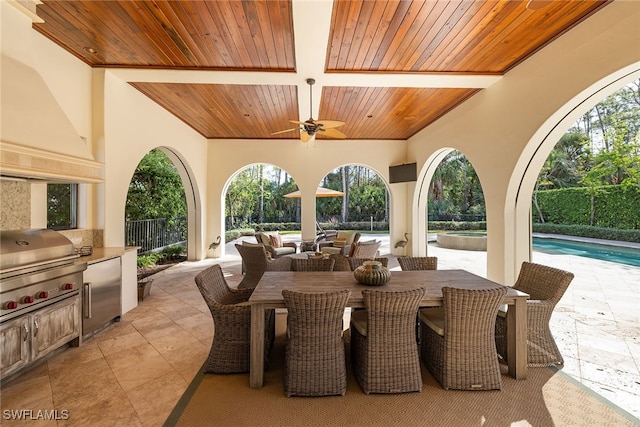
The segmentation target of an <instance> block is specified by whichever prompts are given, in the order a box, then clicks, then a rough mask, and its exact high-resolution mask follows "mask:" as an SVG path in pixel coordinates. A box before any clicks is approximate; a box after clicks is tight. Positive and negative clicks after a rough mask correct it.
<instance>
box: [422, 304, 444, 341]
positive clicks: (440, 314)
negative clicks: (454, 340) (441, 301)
mask: <svg viewBox="0 0 640 427" xmlns="http://www.w3.org/2000/svg"><path fill="white" fill-rule="evenodd" d="M420 320H421V321H422V322H424V324H425V325H427V326H428V327H430V328H431V329H433V330H434V331H435V333H436V334H438V335H440V336H444V308H442V307H434V308H423V309H420Z"/></svg>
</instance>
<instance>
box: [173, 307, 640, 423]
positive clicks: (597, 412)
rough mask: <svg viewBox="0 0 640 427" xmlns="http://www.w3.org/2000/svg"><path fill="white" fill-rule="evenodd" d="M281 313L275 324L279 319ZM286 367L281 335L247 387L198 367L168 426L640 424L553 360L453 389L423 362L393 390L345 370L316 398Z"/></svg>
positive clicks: (242, 377)
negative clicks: (261, 372) (343, 384)
mask: <svg viewBox="0 0 640 427" xmlns="http://www.w3.org/2000/svg"><path fill="white" fill-rule="evenodd" d="M278 317H279V318H280V317H284V316H278ZM278 320H279V322H278V331H279V332H280V331H281V330H282V329H283V328H282V327H281V324H282V323H283V322H282V321H281V319H278ZM346 349H347V351H348V345H347V346H346ZM347 357H348V354H347ZM347 360H348V359H347ZM348 365H349V364H347V366H348ZM348 369H349V370H350V367H348ZM283 371H284V337H283V336H282V335H279V336H278V337H277V339H276V343H275V345H274V348H273V350H272V353H271V356H270V362H269V367H268V369H267V370H266V372H265V378H264V387H263V388H261V389H252V388H250V387H249V375H248V374H236V375H212V374H206V375H205V374H202V373H200V374H198V375H197V376H196V378H194V380H193V381H192V383H191V385H190V386H189V388H188V389H187V390H186V391H185V393H184V395H183V396H182V398H181V399H180V401H179V402H178V404H177V405H176V407H175V409H174V410H173V412H172V414H171V415H170V417H169V418H168V419H167V421H166V423H165V426H186V427H188V426H402V427H405V426H545V427H546V426H600V427H602V426H616V427H619V426H637V425H640V422H639V420H638V419H637V418H635V417H633V416H632V415H631V414H629V413H627V412H625V411H624V410H622V409H620V408H618V407H617V406H615V405H614V404H612V403H611V402H609V401H607V400H605V399H604V398H602V397H601V396H598V395H597V394H595V393H594V392H593V391H591V390H589V389H588V388H586V387H584V386H583V385H582V384H580V383H579V382H577V381H575V380H574V379H573V378H571V377H570V376H568V375H566V374H563V373H562V372H561V371H558V370H556V369H550V368H530V369H529V374H528V378H527V380H525V381H516V380H514V379H513V378H511V377H509V376H507V375H506V373H504V374H503V389H502V390H501V391H455V390H444V389H443V388H442V387H441V386H440V385H439V383H438V382H437V381H436V380H435V379H434V378H433V377H432V376H431V375H430V374H429V372H428V371H427V370H426V369H425V368H424V366H423V369H422V380H423V388H422V392H420V393H404V394H391V395H366V394H364V393H363V392H362V390H361V389H360V387H359V386H358V384H357V382H356V381H355V378H354V377H353V375H352V373H351V372H350V371H349V372H348V387H347V393H346V395H345V396H336V397H315V398H306V397H286V396H285V394H284V386H283V382H282V378H283Z"/></svg>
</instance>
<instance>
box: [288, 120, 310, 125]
mask: <svg viewBox="0 0 640 427" xmlns="http://www.w3.org/2000/svg"><path fill="white" fill-rule="evenodd" d="M289 123H295V124H296V125H305V124H309V122H299V121H298V120H289Z"/></svg>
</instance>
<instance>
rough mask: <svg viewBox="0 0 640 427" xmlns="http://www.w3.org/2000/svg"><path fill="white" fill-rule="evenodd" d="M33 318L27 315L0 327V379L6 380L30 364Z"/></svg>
mask: <svg viewBox="0 0 640 427" xmlns="http://www.w3.org/2000/svg"><path fill="white" fill-rule="evenodd" d="M30 334H31V316H29V315H25V316H21V317H18V318H15V319H13V320H9V321H7V322H4V323H3V324H1V325H0V342H1V343H2V348H1V349H0V350H2V353H0V360H1V362H0V377H1V378H4V377H5V376H7V375H9V374H10V373H12V372H15V371H18V370H19V369H21V368H22V367H24V366H27V365H28V364H29V360H31V355H30V352H29V350H30V345H29V342H30V339H29V337H30Z"/></svg>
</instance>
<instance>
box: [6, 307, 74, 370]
mask: <svg viewBox="0 0 640 427" xmlns="http://www.w3.org/2000/svg"><path fill="white" fill-rule="evenodd" d="M80 329H81V318H80V298H78V297H73V298H68V299H65V300H62V301H60V302H57V303H55V304H51V305H49V306H47V307H46V308H43V309H42V310H38V311H34V312H32V313H30V314H25V315H24V316H20V317H17V318H15V319H12V320H9V321H7V322H4V323H3V324H2V325H0V335H1V339H0V342H2V349H1V350H2V354H1V366H0V377H2V378H4V377H6V376H7V375H9V374H11V373H13V372H16V371H18V370H20V369H21V368H23V367H25V366H27V365H28V364H30V363H31V362H34V361H36V360H38V359H40V358H42V357H44V356H46V355H47V354H49V353H50V352H52V351H53V350H56V349H58V348H60V347H61V346H62V345H64V344H66V343H67V342H69V341H72V340H74V339H77V338H78V337H79V336H80Z"/></svg>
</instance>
